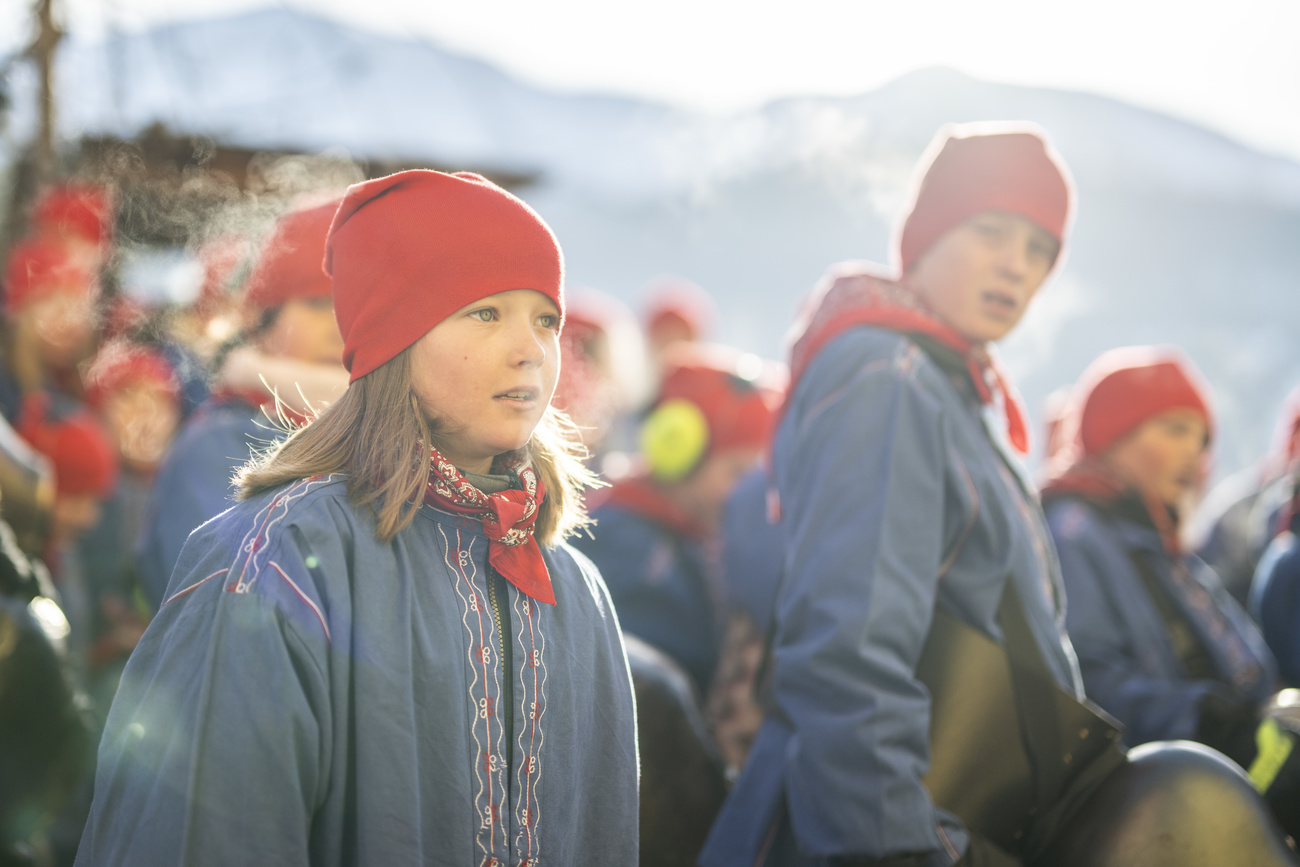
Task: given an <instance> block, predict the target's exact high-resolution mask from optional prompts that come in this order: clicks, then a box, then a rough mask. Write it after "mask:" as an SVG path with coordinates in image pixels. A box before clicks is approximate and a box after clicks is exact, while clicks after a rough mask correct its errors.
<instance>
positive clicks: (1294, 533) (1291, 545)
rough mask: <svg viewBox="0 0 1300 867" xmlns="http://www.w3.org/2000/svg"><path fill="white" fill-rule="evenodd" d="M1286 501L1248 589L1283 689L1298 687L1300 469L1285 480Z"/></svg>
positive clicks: (1299, 684)
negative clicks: (1284, 684)
mask: <svg viewBox="0 0 1300 867" xmlns="http://www.w3.org/2000/svg"><path fill="white" fill-rule="evenodd" d="M1288 480H1289V482H1290V494H1291V496H1290V499H1289V500H1287V502H1286V504H1285V506H1284V508H1283V509H1282V510H1281V512H1280V515H1279V521H1278V523H1279V524H1280V527H1281V530H1280V532H1278V533H1277V535H1276V536H1274V537H1273V540H1272V541H1271V542H1270V543H1269V545H1268V547H1267V548H1266V549H1265V550H1264V554H1263V555H1262V556H1261V557H1260V560H1259V567H1258V569H1256V571H1255V575H1254V579H1253V580H1252V582H1251V585H1250V599H1249V602H1250V607H1249V609H1248V610H1249V611H1250V614H1251V616H1252V617H1254V618H1255V621H1256V622H1257V623H1258V624H1259V628H1260V632H1262V633H1263V635H1264V641H1265V643H1266V644H1268V647H1269V650H1271V651H1272V652H1273V655H1274V656H1275V657H1276V658H1277V663H1278V671H1279V672H1280V673H1281V676H1282V680H1283V681H1284V682H1285V683H1286V685H1287V686H1289V687H1293V688H1297V687H1300V544H1298V543H1297V539H1300V467H1297V466H1295V465H1292V469H1291V473H1290V474H1289V476H1288Z"/></svg>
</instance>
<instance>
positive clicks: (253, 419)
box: [134, 398, 283, 610]
mask: <svg viewBox="0 0 1300 867" xmlns="http://www.w3.org/2000/svg"><path fill="white" fill-rule="evenodd" d="M281 435H283V431H280V430H277V429H276V428H274V427H272V425H271V423H270V421H268V420H267V418H266V416H264V415H263V414H262V412H261V410H260V409H258V408H257V407H255V406H253V405H251V404H249V403H246V402H245V401H243V400H240V399H238V398H224V399H223V398H213V399H211V400H209V401H207V402H206V403H204V404H203V405H202V406H200V407H199V408H198V409H197V410H196V411H195V412H194V414H193V415H191V416H190V417H189V419H187V420H186V422H185V424H184V425H182V427H181V430H180V432H179V433H178V434H177V435H176V440H175V441H174V442H173V443H172V445H171V448H170V449H168V452H167V457H166V458H164V460H163V464H162V466H161V467H160V468H159V470H158V476H157V479H156V480H155V482H154V488H153V491H152V493H151V494H150V496H149V502H148V503H147V504H146V505H145V513H144V519H143V522H142V525H141V528H140V536H139V538H138V539H137V540H136V543H135V551H134V553H135V562H136V569H137V571H138V574H139V581H140V587H141V589H142V590H143V591H144V594H145V598H147V599H148V600H149V603H150V605H152V606H153V608H154V609H155V610H156V609H157V608H158V606H159V605H161V604H162V600H163V592H164V591H165V590H166V588H167V581H168V579H170V578H171V575H172V569H173V568H174V567H175V566H176V560H177V558H178V557H179V556H180V553H181V547H182V546H183V545H184V544H185V540H186V538H188V537H189V535H190V531H192V530H193V529H194V528H195V527H197V526H199V525H200V524H202V523H203V522H204V521H207V520H209V519H210V518H214V517H216V516H217V515H219V514H221V513H222V512H224V511H225V510H226V509H229V508H230V507H231V506H232V505H234V502H235V501H234V488H233V487H232V486H231V481H230V480H231V477H232V476H233V475H234V474H235V470H237V469H239V468H240V467H241V466H243V465H244V464H246V463H247V462H248V460H249V458H250V457H252V453H253V450H254V449H262V448H265V447H266V446H268V445H269V444H270V443H271V442H273V441H274V440H275V439H276V438H277V437H279V436H281Z"/></svg>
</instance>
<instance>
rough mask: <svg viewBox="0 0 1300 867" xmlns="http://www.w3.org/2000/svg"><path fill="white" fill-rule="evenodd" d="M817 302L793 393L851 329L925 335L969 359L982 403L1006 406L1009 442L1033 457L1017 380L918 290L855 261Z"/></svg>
mask: <svg viewBox="0 0 1300 867" xmlns="http://www.w3.org/2000/svg"><path fill="white" fill-rule="evenodd" d="M811 303H813V304H815V305H816V307H815V308H814V309H813V310H812V311H811V313H810V314H807V313H806V314H805V322H804V328H803V333H802V334H801V335H800V336H799V338H798V340H796V341H795V344H794V347H793V348H792V349H791V352H790V390H789V392H788V393H793V392H794V388H795V385H796V383H798V381H799V378H800V377H801V376H803V372H804V370H805V369H806V368H807V367H808V363H809V362H810V361H812V359H813V357H814V356H816V355H817V353H818V352H819V351H821V349H822V347H823V346H825V345H826V344H827V343H829V342H830V341H831V340H832V339H833V338H835V337H838V336H839V335H840V334H842V333H843V332H845V331H847V330H848V329H850V328H853V327H855V326H859V325H875V326H879V327H881V328H889V329H891V330H893V331H899V332H902V333H903V334H921V335H925V336H927V337H929V338H931V339H933V340H935V341H937V342H938V343H940V344H942V345H944V346H947V347H948V348H949V349H952V350H953V351H955V352H957V353H959V354H960V355H961V356H962V357H963V358H964V359H965V361H966V370H967V372H968V373H969V374H970V379H971V384H972V385H974V386H975V392H976V393H977V394H978V395H979V397H980V400H982V401H983V402H984V403H987V404H994V405H996V404H998V403H1001V405H1002V409H1003V412H1004V414H1005V416H1006V420H1007V439H1008V441H1010V443H1011V445H1012V446H1013V447H1014V448H1015V449H1016V451H1017V452H1019V453H1020V454H1021V455H1022V456H1023V455H1026V454H1028V453H1029V427H1028V425H1027V424H1026V422H1025V411H1024V409H1023V408H1022V407H1021V405H1020V396H1019V395H1018V394H1017V393H1016V391H1015V389H1014V388H1013V387H1012V385H1011V380H1010V379H1009V378H1008V377H1007V375H1006V374H1005V373H1004V372H1003V370H1002V368H1001V366H1000V365H999V364H998V363H997V361H996V360H995V359H994V358H993V356H992V355H990V354H989V351H988V348H987V347H986V346H985V345H984V344H981V343H972V342H971V341H970V340H967V339H966V338H965V337H964V336H963V335H962V334H961V333H960V332H958V331H957V330H956V329H955V328H953V327H952V326H951V325H949V324H947V323H946V322H944V321H943V320H941V319H939V318H938V317H937V316H935V314H934V313H933V312H932V311H931V310H930V308H929V307H927V306H926V305H925V303H924V302H923V301H922V300H921V299H920V297H919V296H918V295H917V294H916V293H915V292H913V291H912V290H910V289H908V288H907V287H906V286H904V285H901V284H899V283H898V282H896V281H894V280H890V279H888V278H886V277H884V276H882V275H878V274H873V273H871V272H870V271H869V270H867V268H866V266H865V264H860V263H854V265H853V266H851V267H850V268H845V269H844V270H842V271H840V272H839V273H838V274H835V275H834V276H833V280H832V282H831V284H830V286H829V287H828V288H827V290H826V292H825V293H824V294H822V295H821V296H820V297H817V298H815V299H814V300H813V301H812V302H811Z"/></svg>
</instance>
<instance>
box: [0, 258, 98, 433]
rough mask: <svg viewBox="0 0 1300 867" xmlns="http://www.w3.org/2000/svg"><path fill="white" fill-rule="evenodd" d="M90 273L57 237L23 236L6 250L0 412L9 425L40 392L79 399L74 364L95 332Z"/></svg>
mask: <svg viewBox="0 0 1300 867" xmlns="http://www.w3.org/2000/svg"><path fill="white" fill-rule="evenodd" d="M97 295H98V287H97V283H96V277H95V274H94V273H92V272H91V271H89V270H87V269H86V268H85V267H84V266H83V265H81V264H79V263H77V262H76V261H74V260H73V259H72V258H71V257H70V256H69V254H68V253H67V252H66V251H65V250H64V249H63V247H62V246H60V245H59V244H57V243H54V242H52V241H49V240H46V239H40V238H26V239H24V240H22V241H19V242H18V243H17V244H15V245H14V246H13V248H12V249H11V250H10V251H9V257H8V262H7V263H6V266H5V285H4V335H3V347H4V357H3V360H2V362H0V413H3V415H4V417H5V418H6V419H8V420H9V422H10V423H11V424H13V425H15V426H18V425H21V424H22V421H23V418H24V415H25V413H26V412H27V409H26V406H25V403H26V402H27V401H28V400H32V399H36V398H37V397H38V396H39V395H40V394H42V393H44V392H49V391H54V392H60V393H63V394H65V395H68V396H70V397H73V398H74V399H79V397H80V393H81V383H80V380H79V378H78V373H77V365H79V364H80V363H81V362H83V361H85V360H86V359H87V358H89V357H90V355H91V353H92V352H93V351H94V345H95V337H96V332H95V329H96V325H97V323H96V319H97V317H96V314H95V304H96V298H97Z"/></svg>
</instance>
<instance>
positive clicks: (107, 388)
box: [86, 341, 180, 410]
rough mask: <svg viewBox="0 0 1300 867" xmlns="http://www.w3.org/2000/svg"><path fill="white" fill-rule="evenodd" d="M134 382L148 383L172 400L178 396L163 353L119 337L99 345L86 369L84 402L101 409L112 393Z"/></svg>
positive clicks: (177, 399)
mask: <svg viewBox="0 0 1300 867" xmlns="http://www.w3.org/2000/svg"><path fill="white" fill-rule="evenodd" d="M136 383H148V384H150V385H153V386H155V387H157V388H158V389H160V390H161V391H163V392H165V393H166V394H167V395H169V396H170V397H171V398H172V400H174V401H179V400H180V386H179V385H178V384H177V381H176V374H175V372H174V371H173V370H172V366H171V365H170V364H168V363H167V359H166V358H164V357H163V355H162V353H160V352H158V351H157V350H156V349H152V348H151V347H148V346H143V345H141V344H138V343H127V342H124V341H119V342H114V343H110V344H108V345H106V346H105V347H104V348H103V349H101V350H100V351H99V354H98V355H96V356H95V360H94V362H93V363H91V365H90V369H89V370H88V371H87V372H86V403H87V404H88V405H89V406H90V407H91V408H92V409H95V410H102V409H103V408H104V404H105V403H106V402H107V400H108V398H109V397H110V396H111V395H113V394H115V393H116V392H119V391H121V390H122V389H124V388H128V387H130V386H131V385H134V384H136Z"/></svg>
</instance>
